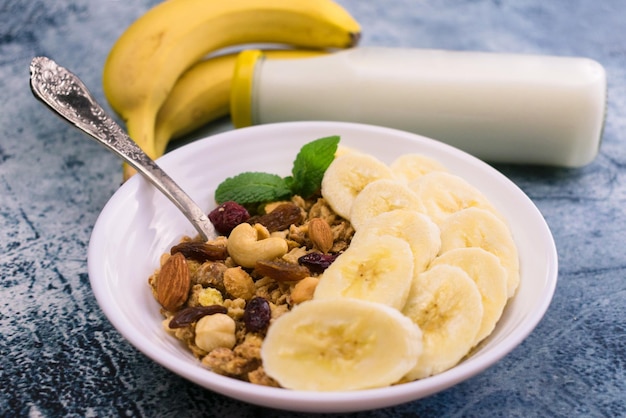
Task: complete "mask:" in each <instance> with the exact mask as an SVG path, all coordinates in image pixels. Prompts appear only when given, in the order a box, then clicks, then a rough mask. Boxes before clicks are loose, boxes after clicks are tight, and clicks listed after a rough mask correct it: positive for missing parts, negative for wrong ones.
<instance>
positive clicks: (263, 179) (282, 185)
mask: <svg viewBox="0 0 626 418" xmlns="http://www.w3.org/2000/svg"><path fill="white" fill-rule="evenodd" d="M290 196H291V190H290V189H289V187H288V186H287V182H286V181H285V179H283V178H282V177H280V176H278V175H276V174H268V173H259V172H245V173H241V174H238V175H236V176H235V177H229V178H227V179H226V180H224V181H223V182H222V183H221V184H220V185H219V186H218V187H217V190H215V201H216V202H217V203H218V204H222V203H224V202H226V201H229V200H232V201H235V202H237V203H239V204H240V205H248V204H253V203H261V202H270V201H274V200H281V199H287V198H289V197H290Z"/></svg>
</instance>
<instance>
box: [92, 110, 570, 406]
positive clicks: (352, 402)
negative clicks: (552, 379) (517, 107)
mask: <svg viewBox="0 0 626 418" xmlns="http://www.w3.org/2000/svg"><path fill="white" fill-rule="evenodd" d="M312 128H315V129H335V130H339V131H342V130H348V131H358V132H361V131H362V132H370V133H373V134H376V135H378V134H381V135H395V136H401V137H403V138H409V139H411V140H413V141H417V142H418V143H422V144H429V146H431V147H434V148H436V149H437V150H439V152H441V153H444V154H447V153H451V154H454V155H455V156H456V157H457V158H462V159H465V160H467V161H468V162H469V163H470V164H471V165H472V167H476V169H478V170H484V171H486V172H487V173H488V174H489V176H492V177H493V179H494V181H497V182H500V183H502V184H504V185H506V187H508V188H511V190H513V193H516V194H518V195H519V196H520V199H522V200H525V201H526V206H527V207H526V209H527V210H529V211H530V215H531V216H532V217H533V220H534V222H535V223H536V227H537V228H538V231H539V232H540V233H541V237H539V238H538V239H540V240H541V241H542V242H544V246H545V247H546V248H545V249H546V250H547V254H545V256H546V260H547V263H546V271H545V278H546V281H545V287H544V288H543V289H542V293H541V294H542V298H541V299H539V300H537V301H535V305H534V307H533V310H532V311H531V312H530V313H529V314H527V315H526V316H525V318H523V321H522V322H521V323H520V324H519V325H518V326H517V328H516V332H515V333H512V334H509V335H507V336H506V337H505V338H504V339H503V341H501V342H500V343H499V344H498V346H497V347H496V349H492V350H491V351H490V352H489V355H488V356H487V355H482V356H477V357H471V358H470V359H469V360H471V361H463V362H461V363H460V364H458V365H457V366H455V367H453V368H452V369H450V370H447V371H445V372H443V373H440V374H438V375H435V376H431V377H428V378H425V379H421V380H417V381H413V382H408V383H403V384H400V385H395V386H390V387H385V388H376V389H365V390H359V391H347V392H308V391H294V390H286V389H280V388H271V387H263V386H259V385H255V384H252V383H247V382H242V381H238V380H235V379H232V378H229V377H225V376H221V375H218V374H216V373H213V372H210V371H208V370H207V369H202V371H203V372H208V373H202V374H199V373H196V372H197V371H198V370H196V369H191V368H188V367H187V366H186V365H185V364H183V363H181V362H180V360H179V359H178V358H177V357H176V356H174V355H173V354H171V353H169V352H164V351H163V350H160V349H158V347H152V346H149V345H148V346H146V345H145V344H144V340H143V339H142V338H141V337H140V336H138V335H137V334H136V333H133V332H132V330H130V329H128V328H127V327H125V324H124V316H123V315H122V314H121V313H120V312H119V311H117V310H116V309H115V307H114V306H112V305H111V304H110V303H108V302H109V299H108V298H109V292H110V291H111V289H110V288H109V287H108V286H107V283H105V280H102V275H103V273H102V271H103V270H102V269H103V264H102V260H100V257H99V255H100V254H99V251H100V249H101V248H100V247H101V246H100V245H99V243H100V242H101V240H102V239H103V237H104V236H105V235H106V234H104V230H103V228H105V225H104V219H105V218H106V217H107V216H109V212H110V211H111V210H112V208H114V207H116V206H117V205H122V204H124V203H125V199H127V198H128V196H127V194H128V193H132V192H133V191H134V190H136V189H137V188H138V187H140V186H142V185H143V186H144V187H145V185H146V184H147V182H145V180H144V179H142V178H140V177H139V176H135V177H133V178H131V179H129V180H128V181H127V182H125V183H124V184H123V185H122V186H121V187H120V188H119V189H118V190H117V191H116V192H115V193H114V194H113V196H112V197H111V198H110V200H109V201H108V202H107V204H106V205H105V207H104V208H103V210H102V212H101V214H100V215H99V216H98V219H97V220H96V223H95V225H94V228H93V230H92V234H91V238H90V242H89V246H88V273H89V280H90V283H91V287H92V290H93V292H94V295H95V297H96V300H97V302H98V304H99V306H100V308H101V309H102V311H103V312H104V314H105V316H106V317H107V318H108V319H109V321H110V322H111V324H112V325H113V326H114V327H115V328H116V330H117V331H118V332H119V333H120V334H121V335H122V336H123V337H124V338H125V339H126V340H127V341H128V342H130V343H131V345H133V346H134V347H135V348H137V349H138V350H139V351H140V352H142V353H143V354H144V355H146V356H147V357H149V358H150V359H152V360H153V361H155V362H156V363H158V364H161V365H162V366H164V367H166V368H167V369H169V370H170V371H173V372H174V373H176V374H178V375H180V376H182V377H184V378H186V379H188V380H190V381H192V382H194V383H196V384H199V385H201V386H203V387H205V388H208V389H210V390H212V391H214V392H216V393H220V394H222V395H226V396H229V397H231V398H235V399H238V400H241V401H245V402H248V403H252V404H256V405H260V406H266V407H271V408H277V409H286V410H291V411H303V412H336V413H338V412H355V411H361V410H370V409H376V408H382V407H388V406H392V405H397V404H401V403H405V402H409V401H412V400H416V399H419V398H423V397H426V396H430V395H432V394H434V393H437V392H440V391H442V390H444V389H447V388H450V387H452V386H454V385H456V384H458V383H460V382H461V381H464V380H466V379H468V378H470V377H473V376H475V375H477V374H479V373H481V372H483V371H484V370H486V369H487V368H489V367H491V366H492V365H494V364H495V363H496V362H498V361H499V360H501V359H502V358H503V357H505V356H506V355H507V354H508V353H509V352H510V351H512V350H513V349H514V348H515V347H517V346H518V345H519V344H520V343H521V342H522V341H523V340H524V339H525V338H526V337H527V336H528V335H529V334H530V333H531V332H532V331H533V330H534V329H535V327H536V326H537V325H538V324H539V322H540V321H541V319H542V318H543V316H544V315H545V313H546V311H547V309H548V307H549V305H550V303H551V301H552V298H553V295H554V292H555V289H556V283H557V278H558V257H557V251H556V246H555V243H554V239H553V237H552V234H551V232H550V229H549V227H548V225H547V223H546V222H545V219H544V218H543V216H542V215H541V213H540V211H539V209H538V208H537V207H536V206H535V205H534V203H533V202H532V201H531V199H530V198H529V197H528V196H527V195H526V194H525V193H524V192H523V191H522V190H521V189H520V188H519V187H518V186H517V185H515V184H514V183H513V182H512V181H511V180H510V179H508V178H507V177H506V176H504V175H503V174H502V173H500V172H499V171H497V170H496V169H495V168H493V167H491V166H490V165H489V164H487V163H485V162H483V161H481V160H479V159H477V158H475V157H473V156H471V155H469V154H467V153H465V152H464V151H461V150H459V149H457V148H454V147H452V146H450V145H447V144H444V143H442V142H439V141H436V140H433V139H430V138H426V137H423V136H421V135H417V134H413V133H409V132H405V131H399V130H396V129H392V128H386V127H380V126H373V125H366V124H361V123H350V122H325V121H306V122H282V123H272V124H266V125H258V126H252V127H247V128H241V129H237V130H231V131H226V132H222V133H218V134H215V135H210V136H208V137H205V138H202V139H199V140H196V141H194V142H191V143H190V144H187V145H184V146H182V147H180V148H179V149H176V150H173V151H171V152H169V153H167V154H166V155H164V156H163V157H161V158H159V159H158V163H159V164H160V165H162V166H163V167H164V168H165V169H166V171H172V170H173V169H174V168H175V167H176V163H177V161H178V160H179V159H181V158H182V157H183V156H184V155H194V154H196V153H198V152H200V151H201V150H203V149H204V148H206V147H209V148H210V147H211V146H212V145H211V144H215V145H214V146H219V144H221V143H222V142H228V141H231V140H232V138H233V137H235V138H237V137H246V136H250V135H259V136H261V135H263V134H269V133H272V134H276V133H277V132H279V133H281V134H283V135H284V134H285V133H286V132H290V131H292V130H295V131H300V130H305V131H306V130H315V129H312ZM313 139H315V138H314V137H311V140H313ZM209 141H210V142H209ZM294 156H295V155H294ZM479 347H480V346H479ZM199 366H200V364H199ZM200 367H201V366H200Z"/></svg>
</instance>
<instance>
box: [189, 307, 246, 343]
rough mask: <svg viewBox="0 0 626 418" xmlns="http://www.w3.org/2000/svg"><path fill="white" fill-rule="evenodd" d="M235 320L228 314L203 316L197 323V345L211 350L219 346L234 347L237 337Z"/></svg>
mask: <svg viewBox="0 0 626 418" xmlns="http://www.w3.org/2000/svg"><path fill="white" fill-rule="evenodd" d="M235 328H236V325H235V321H234V320H233V319H232V318H231V317H230V316H228V315H226V314H213V315H207V316H203V317H202V318H200V319H199V320H198V323H197V324H196V339H195V342H196V345H197V346H198V347H200V348H201V349H203V350H204V351H207V352H210V351H212V350H213V349H215V348H218V347H226V348H233V347H234V346H235V342H236V341H237V338H236V337H235Z"/></svg>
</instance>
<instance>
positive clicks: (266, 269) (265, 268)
mask: <svg viewBox="0 0 626 418" xmlns="http://www.w3.org/2000/svg"><path fill="white" fill-rule="evenodd" d="M254 272H255V273H257V274H259V275H261V276H266V277H271V278H272V279H274V280H276V281H277V282H294V281H298V280H302V279H304V278H305V277H308V276H310V275H311V272H310V271H309V269H308V268H307V267H306V266H300V265H298V264H294V263H289V262H287V261H280V260H276V261H270V260H259V261H257V262H256V264H255V266H254Z"/></svg>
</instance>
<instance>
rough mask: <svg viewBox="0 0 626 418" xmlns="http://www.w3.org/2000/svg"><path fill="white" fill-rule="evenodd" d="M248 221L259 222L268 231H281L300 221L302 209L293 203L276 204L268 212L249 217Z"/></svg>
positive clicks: (298, 223)
mask: <svg viewBox="0 0 626 418" xmlns="http://www.w3.org/2000/svg"><path fill="white" fill-rule="evenodd" d="M248 223H251V224H255V223H259V224H261V225H263V226H264V227H266V228H267V230H268V231H270V232H275V231H282V230H283V229H287V228H289V227H290V226H291V225H300V224H301V223H302V210H301V209H300V208H299V207H298V206H296V205H294V204H293V203H283V204H280V205H278V206H276V208H275V209H274V210H272V211H271V212H270V213H267V214H265V215H260V216H254V217H252V218H250V219H249V220H248Z"/></svg>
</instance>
